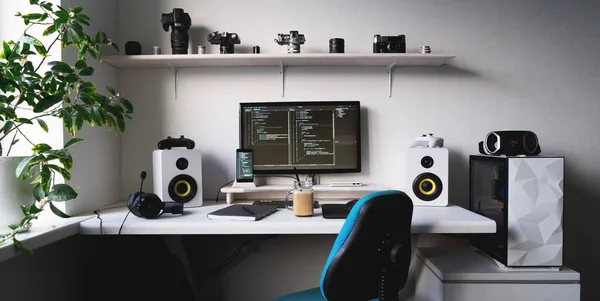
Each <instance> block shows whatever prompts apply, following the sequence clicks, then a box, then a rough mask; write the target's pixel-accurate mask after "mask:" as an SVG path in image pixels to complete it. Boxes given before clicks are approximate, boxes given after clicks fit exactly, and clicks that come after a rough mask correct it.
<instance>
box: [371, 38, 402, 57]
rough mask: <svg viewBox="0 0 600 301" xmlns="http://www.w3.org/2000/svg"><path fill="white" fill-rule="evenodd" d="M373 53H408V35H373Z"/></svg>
mask: <svg viewBox="0 0 600 301" xmlns="http://www.w3.org/2000/svg"><path fill="white" fill-rule="evenodd" d="M373 53H406V36H404V35H403V34H401V35H397V36H382V35H378V34H376V35H375V36H374V37H373Z"/></svg>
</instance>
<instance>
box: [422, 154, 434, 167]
mask: <svg viewBox="0 0 600 301" xmlns="http://www.w3.org/2000/svg"><path fill="white" fill-rule="evenodd" d="M421 166H423V167H425V168H431V166H433V158H432V157H430V156H425V157H423V158H422V159H421Z"/></svg>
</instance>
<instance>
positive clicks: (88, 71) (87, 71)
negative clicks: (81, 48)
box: [79, 67, 94, 76]
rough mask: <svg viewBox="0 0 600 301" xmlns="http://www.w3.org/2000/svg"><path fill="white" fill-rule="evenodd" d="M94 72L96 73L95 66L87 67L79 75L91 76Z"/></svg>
mask: <svg viewBox="0 0 600 301" xmlns="http://www.w3.org/2000/svg"><path fill="white" fill-rule="evenodd" d="M92 74H94V68H92V67H85V68H83V69H82V70H81V72H79V75H81V76H90V75H92Z"/></svg>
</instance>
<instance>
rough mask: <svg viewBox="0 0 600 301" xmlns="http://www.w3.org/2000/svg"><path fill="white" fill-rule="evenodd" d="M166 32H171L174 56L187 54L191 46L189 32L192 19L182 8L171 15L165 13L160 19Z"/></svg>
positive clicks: (176, 9) (174, 10) (175, 9)
mask: <svg viewBox="0 0 600 301" xmlns="http://www.w3.org/2000/svg"><path fill="white" fill-rule="evenodd" d="M160 22H161V23H162V27H163V29H164V31H169V28H172V31H171V50H172V51H173V54H187V53H188V47H189V45H190V35H189V33H188V30H189V29H190V27H191V26H192V18H190V15H189V14H188V13H186V12H184V11H183V9H182V8H174V9H173V12H171V13H164V14H162V17H161V19H160Z"/></svg>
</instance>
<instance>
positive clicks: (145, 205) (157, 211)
mask: <svg viewBox="0 0 600 301" xmlns="http://www.w3.org/2000/svg"><path fill="white" fill-rule="evenodd" d="M140 177H141V178H142V183H141V184H140V191H136V192H134V193H132V194H130V195H129V199H127V208H129V211H131V213H133V215H135V216H137V217H145V218H157V217H159V216H161V215H162V214H163V213H172V214H183V204H181V203H175V202H163V201H162V200H161V199H160V198H159V197H158V196H157V195H156V194H154V193H148V192H143V191H142V187H143V185H144V179H146V172H145V171H142V174H141V175H140Z"/></svg>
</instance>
